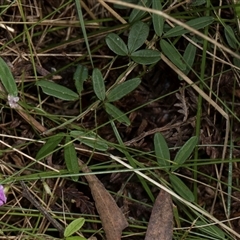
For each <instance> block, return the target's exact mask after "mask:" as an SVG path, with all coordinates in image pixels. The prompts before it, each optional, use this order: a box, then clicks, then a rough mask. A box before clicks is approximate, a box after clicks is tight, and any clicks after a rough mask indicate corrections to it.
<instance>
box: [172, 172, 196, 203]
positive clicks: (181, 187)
mask: <svg viewBox="0 0 240 240" xmlns="http://www.w3.org/2000/svg"><path fill="white" fill-rule="evenodd" d="M169 178H170V181H171V184H172V187H173V189H174V191H175V192H176V193H177V194H179V196H181V197H182V198H184V199H185V200H187V201H189V202H193V201H194V199H195V198H194V195H193V193H192V191H191V190H190V189H189V188H188V186H187V185H186V184H185V183H184V182H183V181H182V180H181V179H180V178H179V177H177V176H175V175H173V174H170V175H169Z"/></svg>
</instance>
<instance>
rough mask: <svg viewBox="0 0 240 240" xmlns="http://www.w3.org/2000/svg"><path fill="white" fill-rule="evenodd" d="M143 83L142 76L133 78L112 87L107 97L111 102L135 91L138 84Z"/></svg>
mask: <svg viewBox="0 0 240 240" xmlns="http://www.w3.org/2000/svg"><path fill="white" fill-rule="evenodd" d="M140 83H141V79H140V78H133V79H130V80H128V81H126V82H123V83H120V84H119V85H117V86H116V87H114V88H113V89H111V90H110V91H109V93H108V95H107V99H108V101H109V102H114V101H117V100H119V99H121V98H122V97H124V96H126V95H127V94H128V93H130V92H131V91H133V90H134V89H135V88H136V87H138V85H139V84H140Z"/></svg>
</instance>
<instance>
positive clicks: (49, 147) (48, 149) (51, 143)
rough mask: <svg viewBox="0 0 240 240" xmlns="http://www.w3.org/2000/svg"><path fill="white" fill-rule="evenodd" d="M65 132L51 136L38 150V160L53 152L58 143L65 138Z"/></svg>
mask: <svg viewBox="0 0 240 240" xmlns="http://www.w3.org/2000/svg"><path fill="white" fill-rule="evenodd" d="M63 136H64V135H63V134H61V133H60V134H56V135H53V136H51V137H50V138H49V139H48V140H47V141H46V143H45V144H44V145H43V146H42V147H41V149H40V150H39V151H38V153H37V155H36V160H41V159H43V158H45V157H47V156H48V155H50V154H52V153H53V151H54V149H55V148H56V147H57V145H58V144H59V143H60V142H61V140H62V139H63Z"/></svg>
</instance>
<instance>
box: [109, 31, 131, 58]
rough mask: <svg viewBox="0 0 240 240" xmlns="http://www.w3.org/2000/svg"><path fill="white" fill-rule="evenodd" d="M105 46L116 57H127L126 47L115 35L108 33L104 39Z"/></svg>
mask: <svg viewBox="0 0 240 240" xmlns="http://www.w3.org/2000/svg"><path fill="white" fill-rule="evenodd" d="M106 44H107V45H108V47H109V48H110V49H111V50H112V51H113V52H114V53H116V54H117V55H119V56H127V54H128V49H127V45H126V44H125V42H124V41H123V40H122V39H121V38H120V37H119V36H118V35H117V34H115V33H109V34H108V35H107V37H106Z"/></svg>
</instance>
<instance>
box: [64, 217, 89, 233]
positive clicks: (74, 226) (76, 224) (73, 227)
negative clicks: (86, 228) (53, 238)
mask: <svg viewBox="0 0 240 240" xmlns="http://www.w3.org/2000/svg"><path fill="white" fill-rule="evenodd" d="M84 223H85V219H84V218H78V219H75V220H73V221H72V222H71V223H70V224H69V225H68V226H67V227H66V228H65V231H64V237H70V236H72V235H73V234H74V233H75V232H77V231H79V230H80V229H81V228H82V226H83V224H84Z"/></svg>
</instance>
